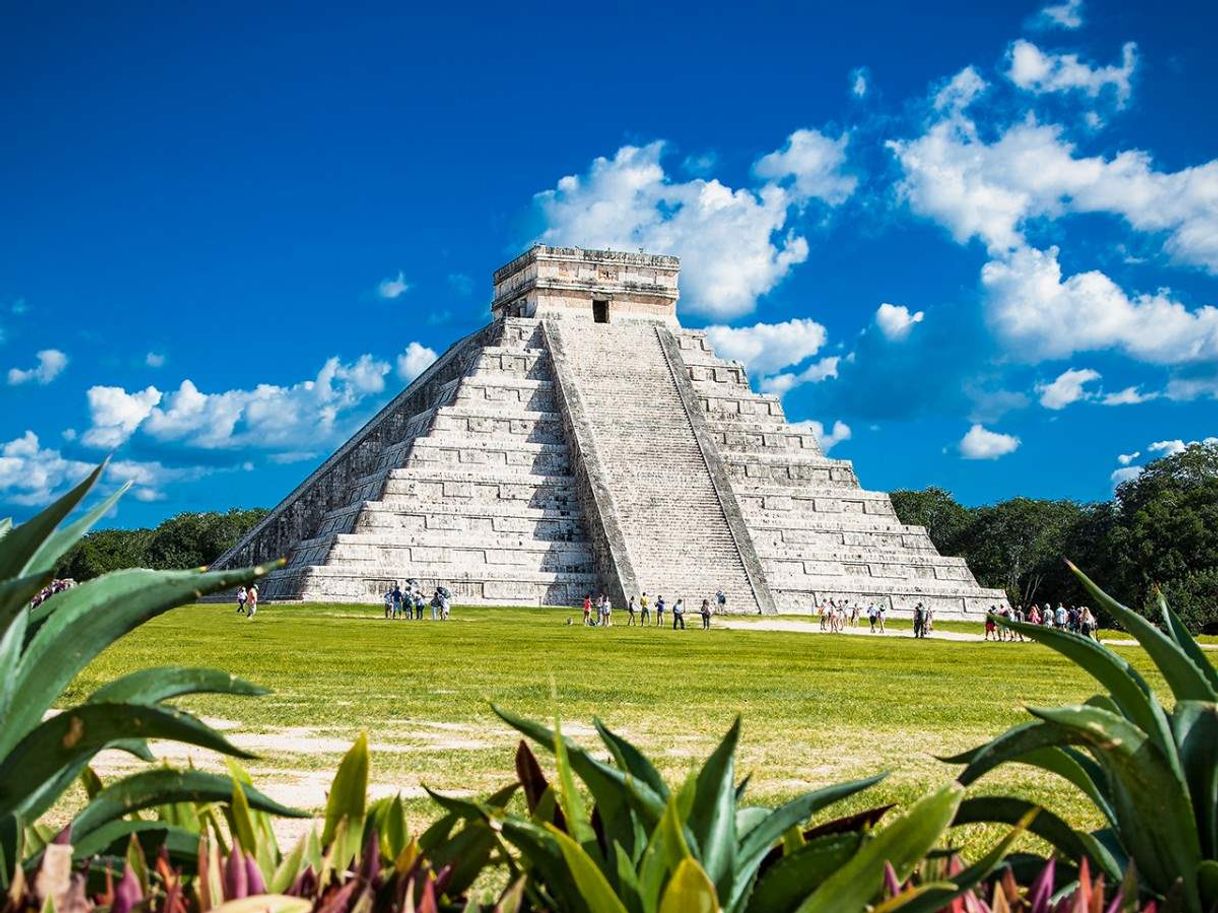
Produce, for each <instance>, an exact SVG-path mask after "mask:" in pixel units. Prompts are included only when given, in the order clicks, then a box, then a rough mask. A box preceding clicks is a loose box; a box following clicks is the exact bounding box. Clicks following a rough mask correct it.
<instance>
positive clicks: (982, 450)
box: [959, 424, 1019, 460]
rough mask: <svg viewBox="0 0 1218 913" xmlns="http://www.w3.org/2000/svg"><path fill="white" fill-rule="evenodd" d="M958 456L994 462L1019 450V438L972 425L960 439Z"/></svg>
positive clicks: (982, 426)
mask: <svg viewBox="0 0 1218 913" xmlns="http://www.w3.org/2000/svg"><path fill="white" fill-rule="evenodd" d="M959 447H960V455H961V456H962V457H964V458H965V459H966V460H996V459H998V458H999V457H1002V456H1006V455H1007V454H1008V453H1014V452H1015V451H1016V450H1017V449H1019V438H1017V437H1015V436H1014V435H1010V434H1001V433H999V432H997V431H990V430H989V429H988V428H986V427H985V426H984V425H979V424H978V425H973V426H972V427H971V428H969V430H968V432H967V433H966V434H965V435H964V437H962V438H961V439H960V444H959Z"/></svg>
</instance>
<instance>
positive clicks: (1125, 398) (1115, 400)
mask: <svg viewBox="0 0 1218 913" xmlns="http://www.w3.org/2000/svg"><path fill="white" fill-rule="evenodd" d="M1158 398H1159V394H1158V393H1143V392H1142V390H1141V388H1139V387H1125V388H1124V389H1122V390H1117V391H1116V392H1115V393H1107V394H1105V395H1104V398H1103V399H1102V400H1101V402H1102V403H1103V404H1104V405H1105V406H1136V405H1137V404H1138V403H1145V402H1148V401H1149V400H1152V399H1158Z"/></svg>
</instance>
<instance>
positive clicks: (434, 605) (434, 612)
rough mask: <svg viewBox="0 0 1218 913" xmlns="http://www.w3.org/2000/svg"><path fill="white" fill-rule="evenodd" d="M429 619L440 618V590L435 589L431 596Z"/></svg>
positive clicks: (437, 619)
mask: <svg viewBox="0 0 1218 913" xmlns="http://www.w3.org/2000/svg"><path fill="white" fill-rule="evenodd" d="M431 620H432V621H439V620H440V591H439V590H436V591H435V592H434V593H433V594H432V596H431Z"/></svg>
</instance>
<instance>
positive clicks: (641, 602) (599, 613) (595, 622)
mask: <svg viewBox="0 0 1218 913" xmlns="http://www.w3.org/2000/svg"><path fill="white" fill-rule="evenodd" d="M714 605H715V607H717V610H718V613H719V614H722V613H723V612H724V611H726V609H727V596H725V595H724V593H723V591H722V590H720V591H719V592H717V593H716V594H715V602H714ZM653 607H654V609H655V626H656V627H657V628H662V627H663V626H664V612H665V610H667V609H668V604H667V603H666V602H665V601H664V597H663V596H656V598H655V602H654V603H653V602H652V600H651V597H650V596H648V595H647V594H646V593H643V594H642V595H641V596H639V598H638V599H637V600H636V599H635V598H634V597H633V596H631V597H630V600H629V601H628V602H627V603H626V619H627V620H626V627H628V628H632V627H635V626H638V627H640V628H642V627H647V626H649V625H650V624H651V615H652V608H653ZM714 613H715V610H714V609H712V605H711V601H710V600H709V599H703V600H702V606H701V607H700V608H699V609H698V615H699V616H701V618H702V630H703V631H709V630H710V626H711V615H712V614H714ZM670 614H671V615H672V629H673V630H674V631H678V630H680V631H684V630H685V600H684V599H678V600H677V601H676V602H674V603H673V604H672V610H671V613H670ZM584 625H585V626H587V627H590V628H611V627H613V603H612V602H611V601H610V599H609V597H608V596H607V595H605V594H604V593H602V594H601V595H599V596H597V597H596V598H595V599H593V598H592V594H591V593H589V594H587V595H586V596H585V597H584Z"/></svg>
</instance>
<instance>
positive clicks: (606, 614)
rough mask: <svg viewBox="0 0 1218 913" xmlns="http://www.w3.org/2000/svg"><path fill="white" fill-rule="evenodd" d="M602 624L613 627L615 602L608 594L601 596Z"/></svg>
mask: <svg viewBox="0 0 1218 913" xmlns="http://www.w3.org/2000/svg"><path fill="white" fill-rule="evenodd" d="M601 624H602V625H604V626H605V627H606V628H612V627H613V603H612V602H610V601H609V597H608V596H602V597H601Z"/></svg>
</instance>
